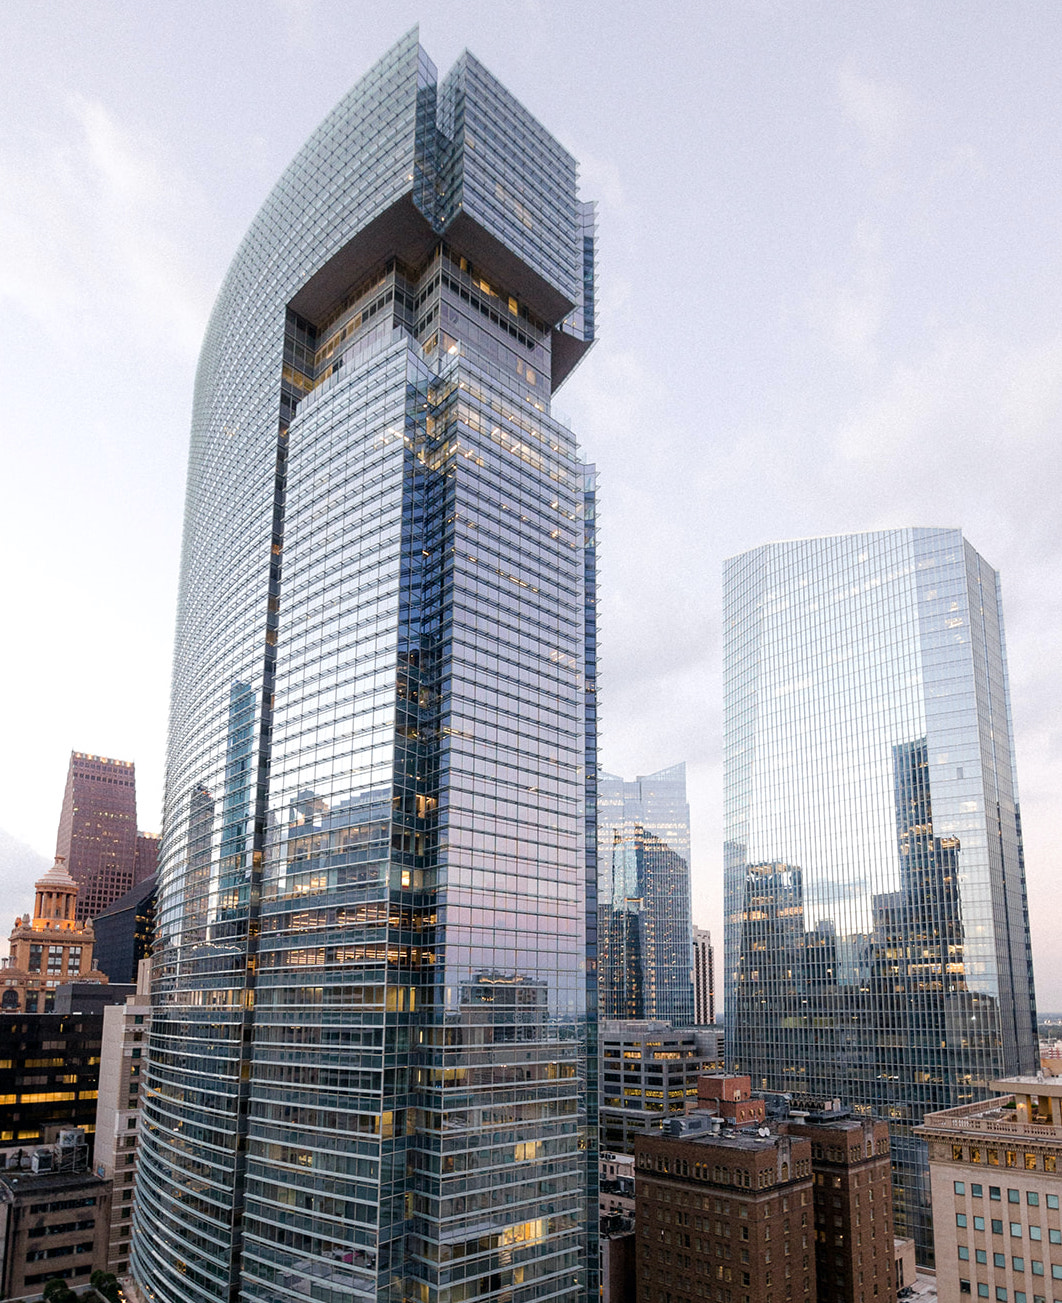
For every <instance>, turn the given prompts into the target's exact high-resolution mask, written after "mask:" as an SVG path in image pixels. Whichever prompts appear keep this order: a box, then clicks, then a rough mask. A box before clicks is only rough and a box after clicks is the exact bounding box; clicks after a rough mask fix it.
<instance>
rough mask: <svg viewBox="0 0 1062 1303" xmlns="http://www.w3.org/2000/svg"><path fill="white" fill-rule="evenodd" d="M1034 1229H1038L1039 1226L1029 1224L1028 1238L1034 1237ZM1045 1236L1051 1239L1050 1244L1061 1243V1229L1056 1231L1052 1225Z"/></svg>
mask: <svg viewBox="0 0 1062 1303" xmlns="http://www.w3.org/2000/svg"><path fill="white" fill-rule="evenodd" d="M1034 1229H1035V1230H1039V1229H1040V1228H1039V1226H1037V1227H1032V1226H1030V1227H1029V1238H1030V1239H1033V1238H1034V1236H1033V1230H1034ZM1047 1238H1048V1239H1049V1240H1050V1241H1051V1243H1052V1244H1062V1231H1056V1230H1055V1228H1054V1227H1053V1226H1052V1227H1051V1229H1050V1230H1049V1231H1048V1232H1047Z"/></svg>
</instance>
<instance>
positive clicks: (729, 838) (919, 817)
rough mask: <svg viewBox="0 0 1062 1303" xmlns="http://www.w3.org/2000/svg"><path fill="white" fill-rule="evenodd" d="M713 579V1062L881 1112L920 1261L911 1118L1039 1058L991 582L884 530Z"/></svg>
mask: <svg viewBox="0 0 1062 1303" xmlns="http://www.w3.org/2000/svg"><path fill="white" fill-rule="evenodd" d="M725 587H726V594H725V620H726V649H725V657H726V661H725V667H726V668H725V677H726V704H725V721H726V722H725V747H726V757H725V764H726V808H725V820H726V846H725V892H726V898H725V909H726V972H727V985H726V1012H727V1028H728V1030H727V1037H728V1046H727V1049H728V1059H729V1063H730V1067H731V1070H732V1071H735V1072H741V1073H747V1074H749V1075H750V1076H751V1077H752V1078H753V1084H754V1086H757V1087H759V1086H763V1087H766V1088H768V1089H771V1090H778V1091H791V1092H794V1093H797V1094H799V1095H807V1096H811V1097H812V1098H815V1099H830V1098H834V1097H840V1098H841V1099H842V1100H844V1101H846V1102H847V1103H849V1104H851V1105H853V1106H854V1107H855V1108H856V1109H857V1110H859V1111H862V1112H868V1113H874V1114H876V1115H878V1116H880V1117H883V1118H886V1119H888V1121H889V1123H890V1127H891V1131H892V1137H893V1141H892V1152H893V1166H894V1176H895V1189H896V1229H897V1234H899V1235H913V1236H914V1237H915V1239H916V1241H917V1244H918V1248H919V1254H920V1258H921V1259H923V1260H927V1261H931V1259H932V1225H931V1210H930V1203H929V1185H928V1163H927V1161H926V1154H925V1146H924V1143H923V1142H922V1141H919V1140H917V1139H916V1138H915V1137H913V1135H912V1131H911V1129H912V1128H913V1127H914V1126H917V1125H918V1124H919V1123H920V1122H921V1120H922V1116H923V1114H924V1113H926V1112H932V1111H935V1110H939V1109H943V1108H950V1107H953V1106H954V1105H957V1104H962V1103H965V1102H968V1101H972V1100H976V1099H980V1098H984V1097H985V1096H986V1095H987V1094H989V1093H991V1092H990V1090H989V1082H990V1081H991V1080H992V1079H993V1078H997V1077H1003V1076H1008V1075H1013V1074H1015V1073H1027V1072H1031V1071H1033V1070H1034V1069H1035V1066H1036V1062H1037V1051H1036V1044H1037V1042H1036V1015H1035V1007H1034V997H1033V981H1032V960H1031V952H1030V948H1029V928H1028V913H1027V908H1026V899H1025V871H1024V863H1023V860H1022V850H1021V825H1020V818H1019V813H1018V802H1017V787H1016V782H1015V776H1014V767H1013V743H1012V736H1011V725H1010V706H1009V695H1008V687H1007V673H1006V658H1005V652H1004V641H1003V620H1002V607H1001V599H1000V590H999V578H998V575H997V574H996V572H995V571H994V570H993V569H992V568H991V567H990V566H988V565H987V564H986V563H985V561H984V560H983V559H982V558H981V557H980V556H979V555H978V554H977V553H976V552H975V551H974V549H973V548H972V547H971V546H970V545H969V543H967V542H966V541H965V539H964V538H963V536H962V534H961V533H960V532H959V531H958V530H944V529H904V530H892V531H885V532H881V533H874V534H859V535H852V536H848V537H837V538H822V539H811V540H807V541H803V542H796V543H777V544H771V545H770V546H767V547H761V548H757V549H756V550H754V551H752V552H747V553H745V554H744V555H742V556H739V557H735V558H733V559H732V560H730V561H729V562H727V566H726V576H725Z"/></svg>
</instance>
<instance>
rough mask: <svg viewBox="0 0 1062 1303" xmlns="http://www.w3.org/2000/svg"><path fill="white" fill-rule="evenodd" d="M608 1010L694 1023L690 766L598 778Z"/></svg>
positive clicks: (604, 1001) (602, 994)
mask: <svg viewBox="0 0 1062 1303" xmlns="http://www.w3.org/2000/svg"><path fill="white" fill-rule="evenodd" d="M597 812H598V813H597V846H598V857H597V862H598V880H599V891H598V899H599V937H600V947H601V976H600V980H599V982H598V992H599V999H600V1013H601V1017H602V1018H616V1019H636V1020H637V1019H646V1018H648V1019H658V1018H664V1019H668V1020H669V1021H671V1022H673V1023H674V1024H675V1025H676V1026H677V1027H681V1026H688V1025H689V1024H690V1023H692V1022H693V1015H694V1008H693V980H692V967H693V952H692V930H691V929H692V924H691V921H690V808H689V806H688V805H687V803H686V766H685V765H684V764H680V765H673V766H672V767H671V768H670V769H662V770H661V771H660V772H659V773H657V774H647V775H645V776H644V777H640V778H637V779H635V781H634V782H633V783H628V782H624V780H623V779H622V778H617V777H616V776H615V775H614V774H604V773H603V774H601V775H600V777H599V779H598V799H597Z"/></svg>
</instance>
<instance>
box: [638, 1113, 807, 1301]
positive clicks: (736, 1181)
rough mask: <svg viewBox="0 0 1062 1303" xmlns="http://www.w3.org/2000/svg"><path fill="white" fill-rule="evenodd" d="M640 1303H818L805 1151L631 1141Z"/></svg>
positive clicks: (743, 1142) (754, 1144) (729, 1140)
mask: <svg viewBox="0 0 1062 1303" xmlns="http://www.w3.org/2000/svg"><path fill="white" fill-rule="evenodd" d="M634 1153H635V1168H636V1171H635V1200H636V1212H635V1224H636V1228H637V1241H638V1247H637V1275H638V1303H701V1301H703V1300H705V1299H708V1300H713V1301H714V1303H793V1301H795V1303H814V1300H815V1257H814V1254H813V1252H812V1238H813V1231H812V1180H811V1142H810V1141H809V1140H805V1139H803V1138H801V1137H796V1136H792V1137H791V1136H785V1135H779V1134H774V1135H770V1136H766V1137H761V1136H758V1135H754V1134H735V1135H732V1136H690V1137H679V1138H672V1137H668V1136H644V1137H642V1136H640V1137H639V1138H638V1139H637V1140H636V1141H635V1149H634Z"/></svg>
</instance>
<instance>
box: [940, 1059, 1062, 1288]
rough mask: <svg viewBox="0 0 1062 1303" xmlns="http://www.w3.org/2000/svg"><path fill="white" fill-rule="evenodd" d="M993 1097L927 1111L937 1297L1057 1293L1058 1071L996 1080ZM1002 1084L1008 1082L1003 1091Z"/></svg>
mask: <svg viewBox="0 0 1062 1303" xmlns="http://www.w3.org/2000/svg"><path fill="white" fill-rule="evenodd" d="M992 1089H993V1090H994V1091H995V1092H997V1094H996V1095H995V1097H994V1098H992V1099H987V1100H983V1101H982V1102H981V1103H979V1104H968V1105H965V1106H963V1107H960V1108H953V1109H944V1110H942V1111H941V1112H939V1113H931V1114H927V1116H926V1119H925V1123H924V1125H923V1126H922V1127H921V1128H920V1129H919V1133H920V1134H921V1136H922V1137H923V1138H924V1139H925V1140H926V1142H927V1144H928V1146H929V1168H930V1174H931V1182H932V1188H933V1213H934V1223H933V1224H934V1228H935V1233H936V1241H937V1292H938V1296H939V1297H940V1298H941V1299H947V1300H953V1299H954V1300H959V1299H961V1298H962V1297H963V1296H964V1295H965V1296H969V1297H970V1298H971V1299H972V1298H988V1299H995V1300H997V1303H1026V1301H1027V1300H1028V1303H1046V1300H1047V1299H1048V1298H1053V1297H1054V1296H1057V1295H1059V1294H1062V1209H1060V1207H1059V1200H1060V1197H1062V1081H1060V1080H1059V1079H1058V1078H1057V1077H1055V1078H1048V1079H1047V1080H1046V1081H1044V1080H1043V1079H1042V1078H1036V1077H1026V1078H1010V1079H1004V1080H1001V1081H993V1082H992ZM998 1092H1004V1093H1002V1094H1000V1093H998Z"/></svg>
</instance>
